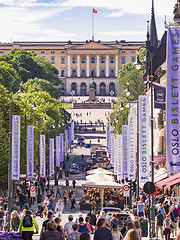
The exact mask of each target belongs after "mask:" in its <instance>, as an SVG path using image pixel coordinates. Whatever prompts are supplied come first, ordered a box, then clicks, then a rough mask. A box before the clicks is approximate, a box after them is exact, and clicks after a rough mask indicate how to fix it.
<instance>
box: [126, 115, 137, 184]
mask: <svg viewBox="0 0 180 240" xmlns="http://www.w3.org/2000/svg"><path fill="white" fill-rule="evenodd" d="M136 149H137V125H136V116H129V117H128V144H127V155H128V157H127V159H128V163H127V166H128V167H127V169H128V178H129V179H131V180H135V179H136Z"/></svg>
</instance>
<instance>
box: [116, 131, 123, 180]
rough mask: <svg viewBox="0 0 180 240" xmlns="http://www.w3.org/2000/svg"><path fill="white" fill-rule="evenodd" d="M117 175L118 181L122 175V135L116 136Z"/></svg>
mask: <svg viewBox="0 0 180 240" xmlns="http://www.w3.org/2000/svg"><path fill="white" fill-rule="evenodd" d="M117 175H118V179H119V180H120V179H121V178H122V177H123V173H122V135H117Z"/></svg>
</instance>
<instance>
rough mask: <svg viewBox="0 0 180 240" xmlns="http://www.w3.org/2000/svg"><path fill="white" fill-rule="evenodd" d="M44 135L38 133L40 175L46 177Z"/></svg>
mask: <svg viewBox="0 0 180 240" xmlns="http://www.w3.org/2000/svg"><path fill="white" fill-rule="evenodd" d="M45 158H46V150H45V135H40V177H42V178H45V177H46V161H45Z"/></svg>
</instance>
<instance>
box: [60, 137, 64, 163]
mask: <svg viewBox="0 0 180 240" xmlns="http://www.w3.org/2000/svg"><path fill="white" fill-rule="evenodd" d="M63 140H64V139H63V133H60V162H63V161H64V141H63Z"/></svg>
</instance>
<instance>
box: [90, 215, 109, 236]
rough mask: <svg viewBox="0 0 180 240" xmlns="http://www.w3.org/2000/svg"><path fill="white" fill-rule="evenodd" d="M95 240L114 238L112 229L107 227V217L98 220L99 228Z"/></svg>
mask: <svg viewBox="0 0 180 240" xmlns="http://www.w3.org/2000/svg"><path fill="white" fill-rule="evenodd" d="M94 240H112V233H111V231H110V230H109V229H108V228H106V222H105V219H102V218H101V219H100V220H99V221H98V229H97V230H96V231H95V234H94Z"/></svg>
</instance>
